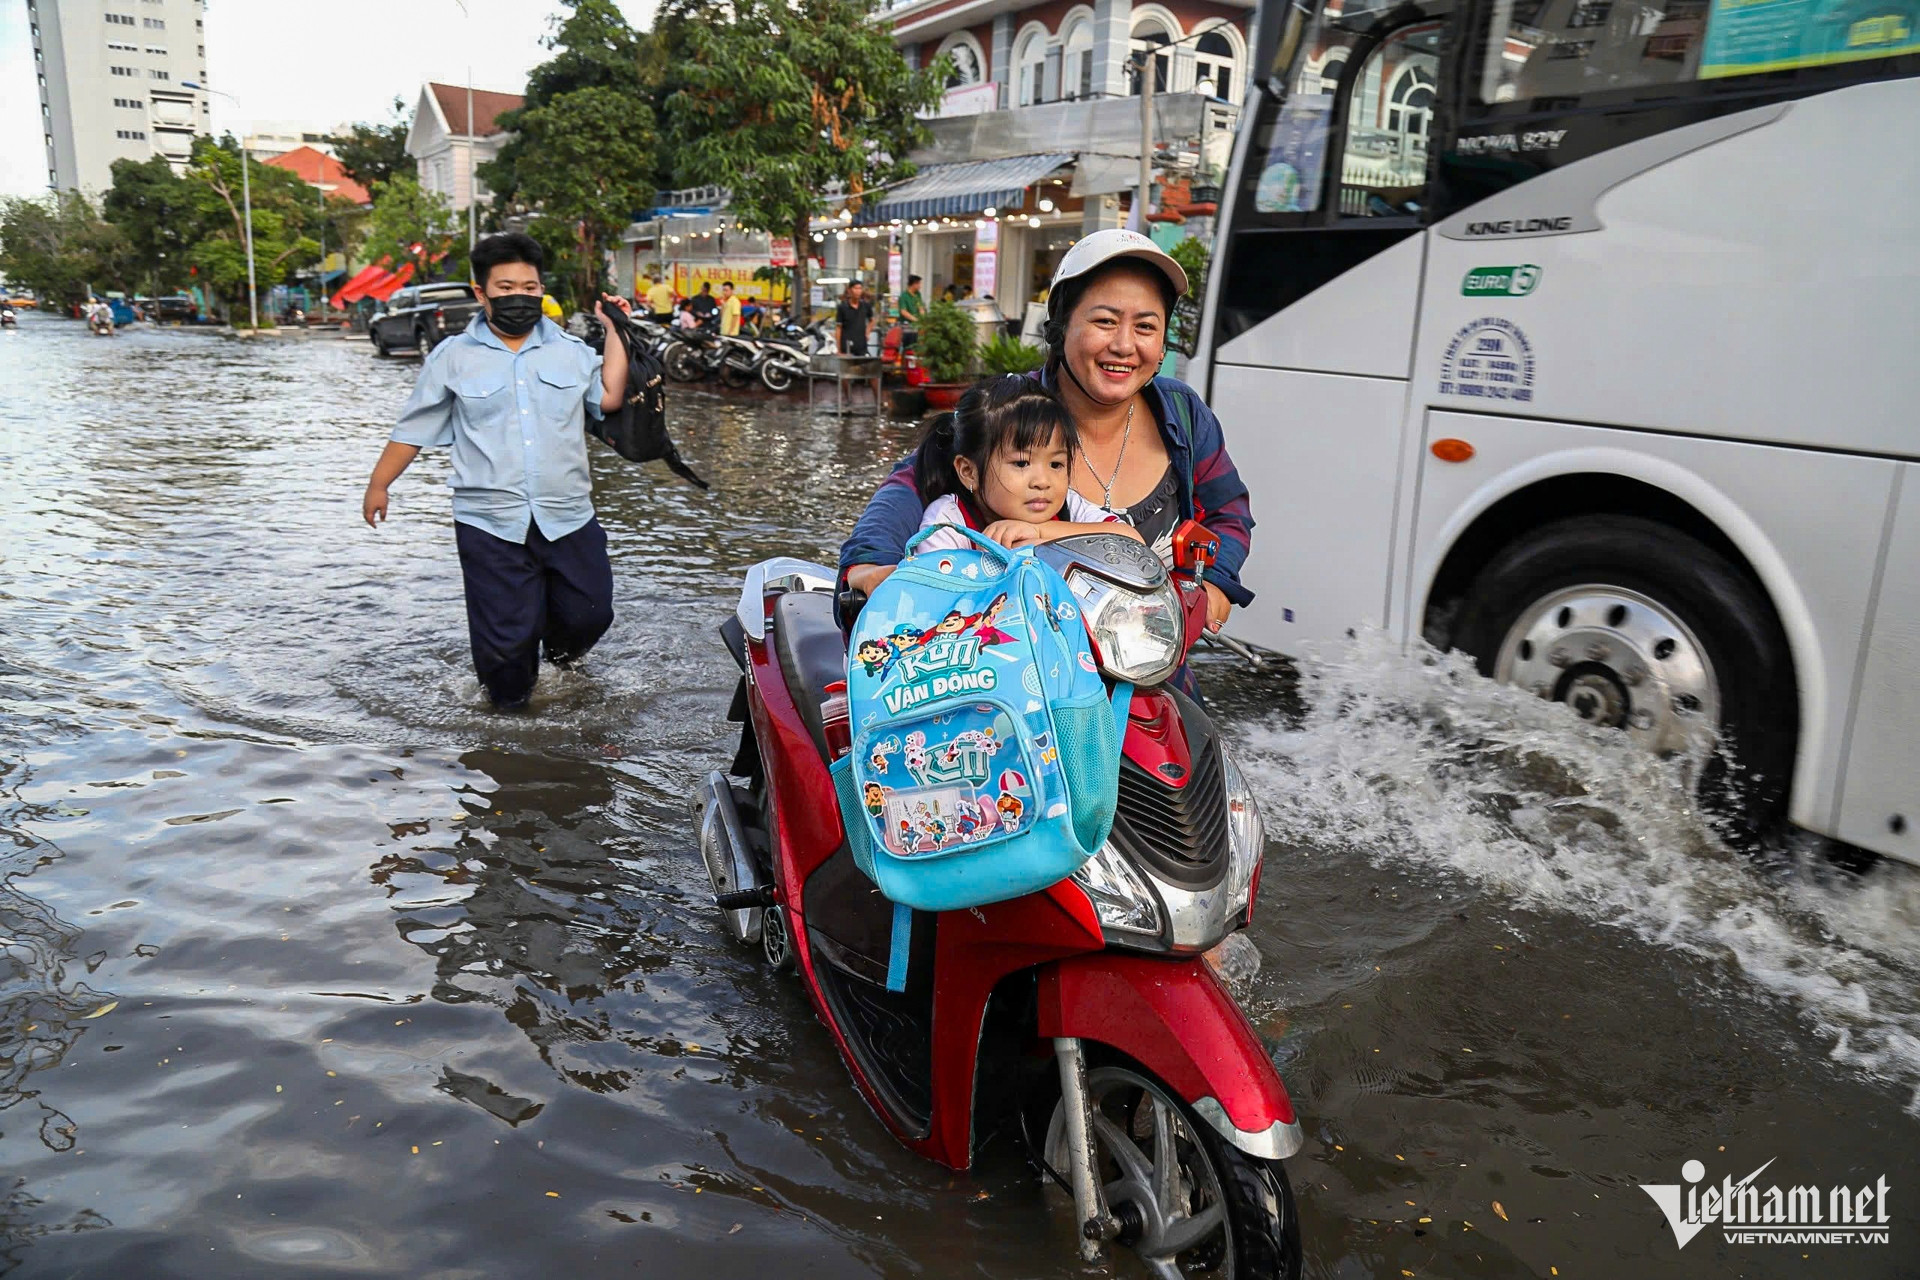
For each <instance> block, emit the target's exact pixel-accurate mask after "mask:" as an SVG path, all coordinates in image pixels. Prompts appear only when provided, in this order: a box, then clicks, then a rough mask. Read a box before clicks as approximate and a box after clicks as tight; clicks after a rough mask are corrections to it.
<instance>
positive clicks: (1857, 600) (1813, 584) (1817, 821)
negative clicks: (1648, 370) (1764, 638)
mask: <svg viewBox="0 0 1920 1280" xmlns="http://www.w3.org/2000/svg"><path fill="white" fill-rule="evenodd" d="M1442 436H1453V437H1458V438H1460V439H1463V440H1466V441H1468V442H1469V443H1471V444H1472V445H1473V447H1474V450H1475V453H1474V456H1473V458H1472V460H1471V461H1468V462H1464V463H1449V462H1441V461H1439V460H1437V459H1435V458H1433V457H1432V456H1431V455H1429V454H1426V453H1425V452H1424V450H1425V447H1426V444H1427V441H1428V440H1432V439H1438V438H1440V437H1442ZM1420 445H1421V450H1422V452H1421V453H1420V454H1419V455H1418V456H1419V462H1420V468H1421V473H1422V474H1421V476H1420V480H1419V484H1418V486H1417V491H1418V494H1419V505H1418V509H1417V510H1416V511H1415V513H1414V516H1413V526H1414V527H1413V552H1412V563H1411V569H1412V574H1411V581H1410V585H1409V597H1410V598H1409V600H1408V605H1409V606H1410V611H1411V614H1412V616H1413V617H1414V618H1418V617H1419V616H1420V615H1421V613H1422V612H1423V611H1424V609H1425V607H1426V594H1427V591H1428V589H1429V588H1430V587H1431V585H1432V583H1433V578H1434V574H1435V573H1436V571H1437V570H1438V569H1439V567H1440V565H1441V563H1442V562H1443V561H1444V560H1445V558H1446V554H1447V551H1448V550H1449V549H1450V548H1451V547H1452V546H1453V544H1454V542H1455V541H1457V540H1458V538H1459V536H1460V534H1461V533H1462V532H1464V531H1465V530H1466V529H1467V528H1468V527H1469V526H1471V525H1472V523H1473V521H1474V519H1475V518H1476V517H1478V516H1479V515H1480V514H1481V513H1482V512H1484V511H1486V510H1487V508H1489V507H1491V506H1492V505H1493V504H1494V503H1496V502H1498V501H1499V500H1500V499H1501V498H1504V497H1506V496H1507V495H1508V494H1511V493H1514V492H1517V491H1519V490H1521V489H1524V488H1526V487H1528V486H1529V485H1532V484H1536V483H1538V482H1539V481H1541V480H1545V479H1548V478H1550V477H1553V476H1563V475H1584V474H1597V475H1603V476H1627V477H1630V478H1632V479H1636V480H1640V481H1642V482H1644V483H1646V484H1649V485H1653V486H1654V487H1656V488H1660V489H1664V490H1666V491H1667V492H1669V493H1671V494H1673V495H1674V496H1675V497H1677V498H1679V499H1681V500H1682V501H1684V502H1686V503H1688V504H1689V505H1690V506H1692V507H1693V508H1694V509H1695V510H1696V511H1698V512H1700V513H1701V514H1702V515H1703V516H1705V517H1706V518H1707V519H1708V520H1710V521H1712V522H1713V523H1714V525H1716V526H1717V527H1718V528H1719V529H1720V531H1721V532H1722V533H1724V534H1725V535H1726V536H1727V538H1728V539H1729V540H1730V541H1731V542H1732V543H1733V544H1734V545H1735V546H1736V547H1738V548H1739V549H1740V552H1741V554H1742V555H1744V556H1745V557H1746V558H1747V560H1748V562H1749V563H1750V564H1752V566H1753V568H1754V571H1755V573H1756V574H1758V576H1759V578H1760V581H1761V584H1762V585H1763V586H1764V587H1765V588H1766V590H1767V594H1768V595H1769V597H1771V599H1772V601H1773V606H1774V608H1775V610H1776V611H1778V613H1779V615H1780V621H1781V625H1782V626H1783V627H1784V629H1785V630H1786V634H1787V640H1788V643H1789V644H1790V645H1791V646H1792V649H1793V661H1794V669H1795V673H1796V676H1797V679H1798V683H1799V695H1800V749H1799V756H1798V759H1797V762H1796V765H1795V778H1794V786H1793V795H1792V799H1791V802H1790V804H1789V808H1788V816H1789V817H1790V818H1791V819H1792V820H1793V821H1794V822H1796V823H1798V824H1799V825H1801V826H1803V827H1807V828H1809V829H1811V830H1814V831H1819V832H1822V833H1831V831H1832V829H1833V823H1834V818H1835V806H1836V803H1837V800H1838V775H1839V766H1840V758H1841V753H1842V752H1843V750H1844V749H1845V739H1846V727H1847V720H1848V715H1849V710H1850V707H1851V703H1852V694H1853V686H1854V672H1855V670H1856V669H1857V666H1858V663H1859V659H1860V637H1861V634H1862V628H1864V627H1865V626H1866V623H1867V603H1868V595H1869V592H1870V589H1871V585H1872V580H1873V570H1874V566H1875V564H1876V563H1877V561H1878V557H1879V551H1880V545H1881V540H1882V536H1883V533H1884V530H1885V524H1886V515H1887V508H1888V503H1889V502H1890V501H1891V498H1892V490H1893V483H1894V476H1895V472H1896V471H1897V470H1898V469H1899V467H1900V465H1901V464H1899V463H1895V462H1891V461H1886V460H1883V459H1876V458H1860V457H1849V456H1846V455H1843V454H1829V453H1814V452H1809V451H1806V450H1802V449H1788V448H1780V447H1777V446H1771V445H1755V444H1741V443H1734V442H1730V441H1721V440H1708V439H1701V438H1698V437H1690V436H1678V435H1660V434H1654V433H1650V432H1643V431H1620V430H1614V429H1610V428H1606V427H1591V426H1575V425H1572V424H1565V423H1555V422H1541V421H1536V420H1532V419H1524V418H1502V417H1492V416H1481V415H1473V414H1460V413H1445V412H1437V411H1436V412H1431V413H1430V414H1429V415H1428V420H1427V425H1426V439H1424V440H1422V441H1421V442H1420ZM1416 630H1417V624H1416ZM1905 759H1907V760H1911V759H1912V756H1911V755H1908V756H1906V757H1905ZM1863 843H1865V844H1866V845H1867V847H1869V848H1880V847H1883V846H1884V845H1885V844H1886V841H1885V840H1884V839H1882V840H1880V841H1878V842H1863Z"/></svg>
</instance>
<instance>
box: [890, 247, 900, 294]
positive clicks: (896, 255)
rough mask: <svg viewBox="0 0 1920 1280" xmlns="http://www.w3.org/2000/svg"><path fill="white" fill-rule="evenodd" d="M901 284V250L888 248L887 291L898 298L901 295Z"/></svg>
mask: <svg viewBox="0 0 1920 1280" xmlns="http://www.w3.org/2000/svg"><path fill="white" fill-rule="evenodd" d="M900 284H901V275H900V251H899V250H898V249H889V250H887V292H888V293H890V294H892V295H893V296H894V297H896V298H897V297H899V296H900Z"/></svg>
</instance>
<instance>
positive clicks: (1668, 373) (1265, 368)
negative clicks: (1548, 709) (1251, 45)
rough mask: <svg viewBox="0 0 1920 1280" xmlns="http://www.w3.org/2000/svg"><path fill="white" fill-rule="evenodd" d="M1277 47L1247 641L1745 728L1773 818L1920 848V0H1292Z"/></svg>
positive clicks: (1226, 259) (1585, 706)
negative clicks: (1405, 648)
mask: <svg viewBox="0 0 1920 1280" xmlns="http://www.w3.org/2000/svg"><path fill="white" fill-rule="evenodd" d="M1255 57H1256V64H1255V65H1256V68H1257V71H1258V74H1256V76H1255V80H1256V88H1255V89H1254V91H1253V93H1252V95H1251V101H1250V103H1249V108H1248V110H1247V112H1246V114H1245V116H1244V117H1243V126H1242V132H1241V135H1240V137H1239V138H1238V139H1237V142H1236V146H1235V151H1234V159H1233V169H1232V173H1231V174H1230V176H1229V178H1228V181H1227V183H1226V186H1225V190H1224V193H1223V203H1222V208H1221V218H1220V224H1219V229H1218V235H1217V240H1216V256H1215V262H1214V266H1213V268H1212V270H1211V272H1210V273H1209V283H1208V297H1207V303H1206V307H1205V310H1204V314H1203V322H1202V326H1201V333H1200V346H1199V352H1198V355H1197V356H1196V359H1195V363H1194V373H1193V375H1192V376H1193V379H1194V381H1195V384H1196V385H1197V386H1198V387H1200V389H1201V390H1202V391H1203V392H1204V393H1206V395H1207V397H1208V400H1209V403H1211V404H1212V405H1213V406H1214V407H1215V409H1216V410H1217V411H1218V413H1219V415H1220V417H1221V419H1222V421H1223V422H1224V423H1225V425H1226V431H1227V439H1228V441H1229V444H1230V446H1231V448H1232V450H1233V454H1234V460H1235V462H1236V463H1237V464H1238V466H1239V468H1240V470H1241V472H1242V473H1243V475H1244V476H1245V477H1246V480H1247V484H1248V486H1249V488H1250V489H1251V490H1252V493H1253V507H1254V514H1255V516H1256V517H1257V519H1258V521H1259V531H1258V535H1257V538H1256V543H1255V545H1256V548H1257V552H1256V554H1255V555H1254V557H1253V558H1252V559H1251V560H1250V562H1249V563H1248V565H1247V572H1246V574H1245V575H1244V576H1245V580H1246V582H1247V584H1248V586H1249V587H1251V588H1252V589H1253V590H1254V591H1256V592H1257V593H1258V599H1257V600H1256V601H1255V602H1254V604H1253V605H1252V606H1251V607H1250V608H1248V609H1247V610H1245V612H1244V615H1243V616H1242V617H1241V618H1240V619H1239V620H1238V622H1237V625H1236V630H1237V631H1239V632H1241V633H1242V634H1245V635H1246V636H1247V637H1248V638H1250V639H1253V640H1255V641H1258V642H1260V643H1263V644H1266V645H1269V646H1271V647H1273V648H1275V649H1278V650H1280V651H1282V652H1299V651H1300V650H1301V648H1302V646H1308V645H1312V646H1318V647H1321V648H1323V649H1324V648H1328V647H1331V646H1335V645H1338V644H1339V643H1341V641H1342V638H1343V637H1344V636H1345V635H1346V633H1347V632H1348V630H1349V629H1350V628H1351V627H1353V626H1355V625H1356V624H1362V623H1370V624H1374V625H1378V626H1383V627H1385V628H1386V629H1387V630H1388V631H1389V632H1390V633H1391V634H1393V635H1395V636H1397V637H1400V638H1401V639H1402V640H1411V639H1412V638H1413V637H1416V636H1423V635H1424V636H1425V637H1426V638H1428V639H1430V640H1433V641H1435V642H1437V643H1440V644H1442V645H1451V646H1453V647H1457V648H1461V649H1464V650H1466V651H1468V652H1470V653H1472V654H1473V655H1474V656H1475V658H1476V660H1477V661H1478V662H1479V664H1480V667H1481V670H1482V671H1484V672H1486V673H1487V674H1489V675H1492V676H1495V677H1496V678H1499V679H1502V680H1507V681H1512V682H1515V683H1517V684H1520V685H1523V686H1525V687H1529V688H1531V689H1532V690H1533V691H1534V692H1536V693H1537V694H1539V695H1540V696H1542V697H1546V698H1553V699H1558V700H1561V701H1564V702H1566V703H1568V704H1569V705H1570V706H1572V707H1573V708H1574V709H1575V710H1576V711H1577V712H1578V713H1579V714H1581V715H1582V716H1585V717H1586V718H1588V719H1589V720H1593V721H1596V722H1601V723H1606V724H1612V725H1618V726H1620V727H1622V728H1624V729H1625V730H1627V731H1628V732H1630V733H1632V734H1634V735H1635V736H1636V737H1638V738H1640V739H1641V740H1643V741H1644V742H1646V743H1647V744H1648V745H1649V746H1651V747H1654V748H1656V749H1662V750H1672V749H1683V748H1687V747H1689V746H1690V745H1693V744H1698V743H1701V742H1703V741H1708V740H1710V739H1711V736H1712V731H1716V730H1717V731H1718V732H1720V733H1721V734H1722V735H1724V739H1726V740H1730V741H1731V742H1732V744H1733V749H1734V754H1735V755H1736V757H1737V759H1738V760H1739V762H1740V764H1741V765H1742V766H1743V769H1742V770H1741V771H1736V772H1734V773H1726V772H1725V771H1722V776H1721V778H1720V782H1721V784H1722V786H1723V788H1731V789H1732V794H1733V798H1734V800H1735V802H1736V803H1737V804H1738V805H1739V806H1740V811H1741V813H1742V814H1743V816H1746V817H1749V818H1756V819H1758V818H1765V817H1768V816H1773V815H1777V814H1779V813H1780V812H1782V811H1784V813H1785V815H1786V816H1787V817H1789V818H1790V819H1791V820H1792V821H1793V822H1795V823H1797V824H1798V825H1800V826H1802V827H1805V828H1808V829H1810V830H1813V831H1816V832H1819V833H1822V834H1826V835H1831V836H1835V837H1838V838H1840V839H1842V840H1845V841H1848V842H1851V843H1853V844H1857V845H1860V846H1863V847H1865V848H1867V849H1871V850H1875V851H1877V852H1880V853H1883V854H1887V855H1890V856H1893V857H1896V858H1900V859H1903V860H1905V861H1909V862H1920V78H1916V77H1917V76H1920V0H1454V2H1451V3H1449V2H1447V0H1403V2H1399V3H1381V2H1380V0H1292V3H1276V2H1275V0H1267V4H1266V6H1265V8H1264V9H1263V11H1262V13H1261V16H1260V20H1259V24H1258V38H1257V41H1256V54H1255ZM1261 80H1264V82H1265V83H1264V85H1263V86H1262V85H1260V84H1259V82H1260V81H1261ZM1709 772H1710V774H1711V772H1712V767H1711V766H1710V768H1709Z"/></svg>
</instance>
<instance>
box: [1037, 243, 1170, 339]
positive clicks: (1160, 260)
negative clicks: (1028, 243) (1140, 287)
mask: <svg viewBox="0 0 1920 1280" xmlns="http://www.w3.org/2000/svg"><path fill="white" fill-rule="evenodd" d="M1115 258H1138V259H1139V260H1140V261H1142V262H1145V263H1148V264H1149V265H1151V266H1153V267H1155V268H1156V269H1158V270H1159V272H1160V274H1161V275H1164V276H1165V277H1166V278H1167V279H1168V280H1169V281H1170V282H1172V284H1173V292H1174V296H1175V297H1179V296H1180V295H1181V294H1184V293H1185V292H1186V291H1187V273H1186V270H1185V268H1183V267H1182V266H1181V265H1180V264H1179V263H1177V262H1175V261H1174V260H1173V258H1172V257H1171V256H1170V255H1169V254H1168V253H1167V251H1166V250H1164V249H1162V248H1161V247H1160V246H1159V245H1157V244H1155V243H1154V242H1153V241H1151V240H1149V239H1148V238H1147V237H1145V236H1143V235H1141V234H1140V233H1139V232H1138V231H1128V230H1126V229H1125V228H1123V227H1114V228H1112V229H1110V230H1107V231H1096V232H1094V233H1093V234H1092V235H1090V236H1083V237H1082V238H1081V239H1080V240H1078V241H1076V242H1075V243H1074V246H1073V248H1071V249H1069V250H1067V252H1066V255H1065V256H1064V257H1062V258H1061V259H1060V265H1059V266H1058V267H1056V268H1054V272H1053V282H1052V283H1051V284H1049V285H1048V286H1047V317H1048V318H1049V319H1051V318H1052V317H1053V314H1054V301H1055V299H1057V298H1059V296H1060V286H1061V285H1063V284H1065V283H1066V282H1067V281H1069V280H1072V279H1074V278H1075V277H1076V276H1083V275H1086V274H1087V273H1088V272H1089V271H1092V270H1094V269H1095V268H1096V267H1099V266H1101V265H1102V264H1104V263H1108V262H1111V261H1113V260H1114V259H1115Z"/></svg>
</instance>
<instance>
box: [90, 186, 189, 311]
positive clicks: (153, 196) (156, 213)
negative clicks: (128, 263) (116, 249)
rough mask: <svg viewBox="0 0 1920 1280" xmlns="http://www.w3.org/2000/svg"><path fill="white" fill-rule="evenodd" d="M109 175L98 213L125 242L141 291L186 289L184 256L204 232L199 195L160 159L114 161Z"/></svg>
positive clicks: (154, 292)
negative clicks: (109, 186)
mask: <svg viewBox="0 0 1920 1280" xmlns="http://www.w3.org/2000/svg"><path fill="white" fill-rule="evenodd" d="M112 173H113V186H112V188H111V189H110V190H108V192H107V194H106V198H105V199H104V200H103V201H102V211H103V212H104V214H105V216H106V218H107V220H108V221H110V222H112V223H113V224H114V225H115V226H117V227H119V228H120V231H121V233H122V234H123V235H124V236H125V237H126V239H127V244H128V247H129V249H130V251H131V252H132V255H133V262H134V267H135V270H136V272H137V273H138V275H139V278H140V279H141V281H142V283H143V285H144V287H145V289H146V291H147V292H149V293H153V294H161V293H172V292H175V291H177V290H179V289H182V288H184V287H186V284H187V281H188V276H187V268H188V265H189V261H188V259H189V253H190V251H191V249H192V248H193V246H194V245H195V244H197V243H199V241H200V239H201V237H202V235H203V234H204V233H205V231H206V219H205V218H204V217H203V215H202V200H201V192H200V191H199V189H197V188H196V187H195V185H194V184H193V182H191V181H190V180H188V179H187V178H184V177H182V176H180V175H179V174H177V173H175V172H174V171H173V166H172V165H171V164H169V163H168V162H167V159H166V157H165V156H154V157H152V158H151V159H148V160H115V161H114V162H113V169H112Z"/></svg>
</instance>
